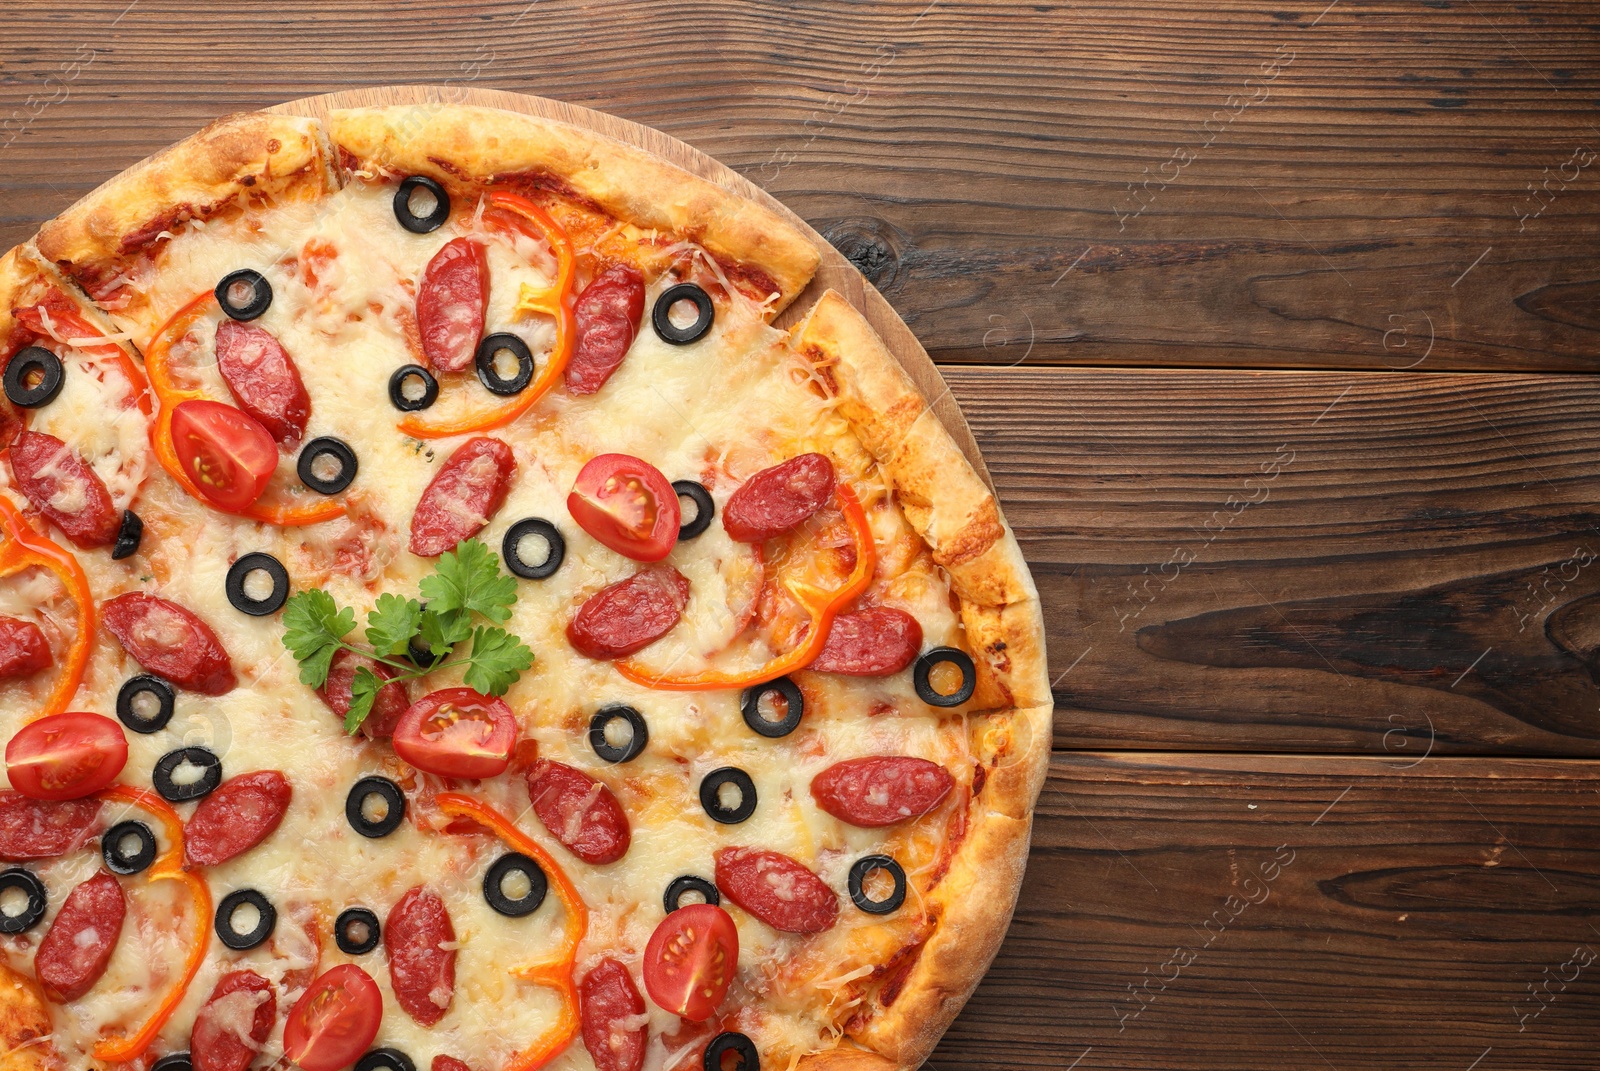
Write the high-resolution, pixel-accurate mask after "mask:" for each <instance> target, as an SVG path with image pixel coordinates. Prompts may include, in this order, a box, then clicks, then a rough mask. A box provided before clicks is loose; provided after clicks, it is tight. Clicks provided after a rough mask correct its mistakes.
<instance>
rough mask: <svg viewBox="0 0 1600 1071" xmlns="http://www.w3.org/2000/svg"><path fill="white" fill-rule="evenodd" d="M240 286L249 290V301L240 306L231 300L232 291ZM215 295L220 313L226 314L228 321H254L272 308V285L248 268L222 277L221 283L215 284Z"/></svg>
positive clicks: (258, 273) (262, 276)
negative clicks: (220, 309) (219, 306)
mask: <svg viewBox="0 0 1600 1071" xmlns="http://www.w3.org/2000/svg"><path fill="white" fill-rule="evenodd" d="M240 286H248V287H249V288H250V300H249V301H246V302H245V303H244V304H242V305H238V304H235V303H234V300H233V291H234V289H235V288H236V287H240ZM216 295H217V304H218V305H221V306H222V311H223V312H225V313H227V315H228V319H230V320H239V321H248V320H254V319H257V318H258V317H260V316H261V314H262V313H264V312H266V311H267V309H269V308H271V307H272V284H271V283H269V282H267V278H266V276H264V275H262V274H261V273H260V272H258V271H252V270H250V269H249V268H241V269H240V270H238V271H231V272H229V273H228V274H227V275H224V276H223V277H222V282H220V283H218V284H217V289H216Z"/></svg>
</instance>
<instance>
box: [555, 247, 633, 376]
mask: <svg viewBox="0 0 1600 1071" xmlns="http://www.w3.org/2000/svg"><path fill="white" fill-rule="evenodd" d="M572 311H573V315H574V316H575V318H576V319H577V325H578V330H577V335H578V337H577V342H576V343H575V345H574V346H573V349H572V359H571V361H569V362H568V363H567V370H566V373H565V375H566V381H567V390H568V392H570V393H572V394H593V393H594V392H595V391H597V390H599V389H600V388H601V387H603V386H605V385H606V380H608V379H610V378H611V373H613V372H615V371H616V370H617V369H618V368H619V367H620V366H621V365H622V359H623V358H624V357H626V356H627V355H628V347H630V346H632V345H633V340H634V339H635V338H636V337H638V334H639V323H640V319H641V318H642V317H643V316H644V276H642V275H640V274H639V271H638V269H637V268H634V267H632V266H630V265H627V264H614V265H612V266H611V267H609V268H607V269H606V270H605V271H603V272H601V273H600V274H599V275H597V276H595V278H594V281H593V282H591V283H590V284H589V285H588V286H586V287H584V288H583V293H581V294H579V295H578V301H577V303H576V304H575V305H574V306H573V310H572Z"/></svg>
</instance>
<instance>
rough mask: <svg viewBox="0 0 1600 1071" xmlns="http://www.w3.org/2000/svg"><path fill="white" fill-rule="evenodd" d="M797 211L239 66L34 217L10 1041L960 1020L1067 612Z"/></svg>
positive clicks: (305, 1054) (884, 1058)
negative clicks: (281, 97) (130, 155)
mask: <svg viewBox="0 0 1600 1071" xmlns="http://www.w3.org/2000/svg"><path fill="white" fill-rule="evenodd" d="M813 242H814V240H813V239H812V238H811V237H808V235H807V234H806V233H804V232H803V231H802V230H801V229H799V228H797V227H795V226H793V225H792V224H790V223H789V222H788V221H787V220H786V219H785V218H784V217H782V216H781V215H780V214H778V213H777V212H775V211H773V210H771V209H769V208H767V207H764V206H762V205H759V204H757V203H755V202H754V201H752V200H750V199H748V198H746V197H743V196H740V195H739V194H737V193H735V192H731V191H730V190H728V189H725V188H723V187H722V186H720V185H717V184H715V183H713V182H710V181H707V180H704V179H701V178H698V177H695V176H693V175H691V174H689V173H688V172H686V171H684V170H682V169H679V168H677V167H675V166H672V165H670V164H668V163H666V162H665V161H663V160H661V159H659V158H657V157H655V156H654V155H651V154H649V153H646V152H644V151H642V150H639V149H636V148H633V147H630V146H627V145H624V144H622V143H620V142H617V141H613V140H611V139H608V138H606V137H603V136H600V135H598V134H596V133H594V132H593V131H591V130H588V129H585V128H580V127H577V126H570V125H565V124H561V123H556V122H552V121H547V120H544V119H540V118H535V117H531V116H527V115H522V114H516V113H511V112H506V111H499V110H493V109H483V108H472V107H464V106H452V105H444V104H419V105H415V106H405V107H390V108H369V109H355V110H335V111H332V112H330V113H328V114H326V115H320V116H317V117H310V116H302V115H291V114H273V113H253V114H246V115H240V116H234V117H230V118H226V119H223V120H220V121H218V122H217V123H215V124H213V125H212V126H210V127H209V128H207V129H205V130H203V131H201V132H200V133H198V134H196V135H194V136H193V137H191V138H189V139H188V140H186V141H184V142H182V143H180V144H178V145H176V146H174V147H172V148H170V149H168V150H167V151H165V152H163V153H161V154H159V155H157V156H155V157H153V158H151V159H149V160H147V161H145V162H143V163H141V164H139V165H137V166H135V167H133V168H131V169H130V170H128V171H126V172H124V173H123V174H121V175H119V176H117V177H116V178H114V179H112V180H111V181H110V182H108V183H106V184H105V185H104V186H102V187H100V188H99V189H97V190H96V191H94V192H93V193H91V194H90V195H89V196H88V197H86V198H85V199H84V200H82V201H81V202H79V203H78V204H76V205H74V206H73V207H72V208H70V209H68V210H67V211H66V212H65V213H64V214H62V215H61V216H60V217H58V218H56V219H54V220H51V221H50V222H48V223H47V224H45V225H44V226H43V227H42V228H41V229H40V231H39V232H38V234H37V235H36V236H35V238H34V239H33V240H32V241H30V242H28V243H27V244H25V245H23V246H20V247H18V248H16V249H14V250H12V251H11V252H10V253H8V254H7V255H6V256H5V257H4V259H3V260H0V369H3V379H4V400H3V402H0V445H3V447H4V450H3V461H0V737H3V739H4V741H5V776H6V781H7V785H6V787H5V789H4V791H3V792H0V859H3V860H4V861H5V862H4V869H3V872H0V950H3V960H0V1052H3V1056H0V1067H4V1068H6V1069H8V1071H11V1069H15V1071H56V1069H61V1071H67V1069H71V1071H81V1069H83V1068H85V1067H92V1068H105V1067H112V1066H116V1065H128V1066H131V1067H136V1068H139V1069H140V1071H145V1069H154V1071H247V1069H249V1068H252V1067H253V1068H258V1069H263V1071H264V1069H266V1068H277V1067H288V1066H289V1065H291V1064H292V1065H297V1066H298V1067H300V1068H302V1069H304V1071H338V1069H340V1068H345V1067H350V1066H354V1067H355V1068H357V1069H359V1071H416V1069H418V1068H426V1069H428V1071H532V1069H534V1068H539V1067H545V1066H550V1067H561V1068H590V1067H593V1068H598V1069H599V1071H641V1069H644V1068H649V1069H652V1071H673V1069H685V1068H687V1069H696V1068H704V1069H707V1071H727V1069H732V1068H743V1069H745V1071H754V1069H756V1068H758V1067H759V1068H768V1069H795V1068H804V1069H808V1071H818V1069H836V1071H837V1069H861V1071H870V1069H887V1068H911V1067H915V1066H917V1065H918V1064H919V1063H920V1062H921V1061H922V1060H923V1059H924V1058H925V1057H926V1056H927V1054H928V1053H929V1052H930V1051H931V1049H932V1047H933V1045H934V1043H935V1042H936V1041H937V1040H938V1038H939V1036H940V1035H941V1033H942V1032H943V1031H944V1029H945V1028H946V1027H947V1026H948V1025H949V1023H950V1021H951V1019H952V1018H953V1017H954V1016H955V1014H956V1012H957V1011H958V1010H959V1008H960V1006H961V1005H962V1003H963V1002H964V1001H965V999H966V998H967V996H968V995H969V994H970V993H971V992H972V990H973V988H974V987H975V986H976V984H977V982H978V979H979V978H980V976H981V975H982V973H983V971H984V970H985V968H986V967H987V965H988V963H989V960H990V959H991V958H992V956H993V954H994V952H995V949H996V947H997V946H998V944H999V942H1000V939H1001V937H1002V935H1003V933H1004V930H1005V927H1006V924H1007V922H1008V920H1009V918H1010V915H1011V911H1012V907H1013V905H1014V902H1015V899H1016V894H1017V889H1018V885H1019V883H1020V879H1021V874H1022V866H1023V863H1024V860H1025V858H1026V854H1027V845H1028V833H1029V827H1030V817H1031V811H1032V808H1033V805H1034V801H1035V799H1036V797H1037V794H1038V792H1039V788H1040V785H1041V782H1042V780H1043V776H1044V771H1045V767H1046V762H1047V758H1048V754H1049V746H1050V732H1049V718H1050V696H1049V688H1048V685H1047V682H1046V680H1045V672H1044V650H1043V628H1042V624H1041V619H1040V614H1039V609H1038V602H1037V597H1036V593H1035V590H1034V587H1033V584H1032V581H1031V579H1030V578H1029V576H1028V572H1027V569H1026V567H1025V565H1024V564H1023V561H1022V557H1021V555H1020V553H1019V550H1018V547H1017V544H1016V541H1015V539H1014V538H1013V536H1012V534H1011V532H1010V531H1009V529H1008V528H1007V527H1006V525H1005V523H1004V520H1003V518H1002V516H1001V514H1000V511H999V508H998V507H997V505H996V503H995V500H994V497H993V495H992V494H991V493H990V491H989V490H988V488H987V486H986V485H985V483H984V482H983V480H982V479H980V477H979V476H978V474H977V473H976V472H975V471H974V469H973V467H972V466H971V464H969V462H968V460H967V459H966V457H965V456H964V455H963V454H962V452H961V450H960V449H959V448H958V447H957V445H956V444H955V442H954V441H953V440H952V439H951V437H950V436H949V434H948V433H947V432H946V430H945V429H944V428H943V427H942V426H941V424H940V423H939V421H938V419H937V418H936V417H935V416H934V414H933V413H932V411H931V410H930V409H929V406H928V404H927V401H926V399H925V398H924V397H923V396H922V395H921V394H920V393H919V392H918V390H917V389H916V388H915V387H914V386H913V384H912V381H911V379H910V378H909V377H908V376H907V374H906V373H905V371H904V370H903V369H902V368H901V366H900V365H899V364H898V363H897V362H896V360H895V358H894V357H893V356H892V354H891V353H890V352H889V351H888V349H887V348H886V347H885V345H884V344H883V342H882V341H881V340H880V339H879V338H878V336H877V335H875V334H874V332H873V331H872V329H871V328H870V327H869V326H868V324H867V321H866V320H865V319H864V318H863V317H862V315H861V314H860V313H859V312H857V311H856V309H855V308H854V307H853V306H852V305H851V304H850V303H849V302H847V301H846V300H845V299H844V298H842V297H841V296H840V295H839V294H837V293H835V292H832V291H828V292H825V293H822V294H821V295H820V296H814V295H807V297H806V298H805V300H806V301H809V303H810V304H809V307H806V308H805V311H804V313H803V314H801V315H798V316H796V315H795V314H791V316H790V317H788V318H786V320H788V321H790V322H792V323H793V325H794V326H793V327H792V328H790V329H788V330H782V329H779V328H776V327H774V326H773V319H774V317H775V316H776V315H777V314H778V313H779V312H781V311H782V310H783V309H785V308H786V307H787V306H789V305H790V304H791V303H794V302H796V301H797V299H800V298H801V295H802V292H803V291H805V290H806V288H807V286H808V284H809V283H810V282H811V279H812V275H813V273H814V272H815V271H816V269H817V266H818V263H819V252H818V247H817V246H816V245H815V244H813ZM797 313H798V310H797Z"/></svg>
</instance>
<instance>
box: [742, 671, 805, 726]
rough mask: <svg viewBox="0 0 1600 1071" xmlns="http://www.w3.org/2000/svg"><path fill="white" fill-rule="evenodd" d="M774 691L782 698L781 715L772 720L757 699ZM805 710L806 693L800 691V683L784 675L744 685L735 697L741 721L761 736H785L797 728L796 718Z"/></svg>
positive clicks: (797, 719)
mask: <svg viewBox="0 0 1600 1071" xmlns="http://www.w3.org/2000/svg"><path fill="white" fill-rule="evenodd" d="M774 693H776V694H777V695H778V696H779V697H780V698H782V700H783V717H782V719H780V720H778V721H773V720H772V719H771V718H769V717H767V716H766V714H765V713H763V712H762V710H761V700H762V699H764V698H766V697H767V696H768V695H772V694H774ZM805 712H806V697H805V696H804V695H802V694H801V692H800V686H799V685H798V684H796V683H795V682H794V681H792V680H790V679H789V678H788V677H779V678H778V679H777V680H775V681H768V682H767V683H765V684H758V685H756V686H755V687H753V688H746V689H745V690H744V695H743V697H741V698H740V700H739V713H741V714H743V715H744V723H745V724H746V725H748V726H750V728H751V729H754V730H755V731H756V732H758V733H760V734H761V735H762V736H766V737H771V738H772V739H777V738H778V737H780V736H788V735H789V734H790V733H792V732H794V731H795V730H796V729H798V728H800V719H801V718H802V717H804V716H805Z"/></svg>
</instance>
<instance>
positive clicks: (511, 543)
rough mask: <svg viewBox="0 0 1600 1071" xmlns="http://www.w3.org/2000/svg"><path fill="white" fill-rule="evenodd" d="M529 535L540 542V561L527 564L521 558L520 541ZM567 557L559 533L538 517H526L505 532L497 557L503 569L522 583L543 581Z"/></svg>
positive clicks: (559, 566)
mask: <svg viewBox="0 0 1600 1071" xmlns="http://www.w3.org/2000/svg"><path fill="white" fill-rule="evenodd" d="M529 536H538V537H539V538H540V539H542V540H544V545H545V553H544V560H543V561H540V562H528V561H524V560H523V558H522V552H521V549H520V548H521V546H522V541H523V540H524V539H527V538H528V537H529ZM566 556H567V541H566V539H565V538H563V537H562V535H561V530H560V529H559V528H557V527H556V526H555V525H553V524H551V523H550V522H549V521H546V520H543V519H541V518H539V517H528V518H526V519H524V520H520V521H518V522H517V523H516V524H513V525H512V526H511V527H510V528H508V529H506V537H505V539H503V540H501V542H500V557H502V558H504V559H505V562H506V568H507V569H509V570H511V572H512V573H513V574H515V575H516V576H520V577H522V578H523V579H524V580H543V579H544V578H545V577H547V576H550V575H552V574H553V573H554V572H555V571H556V570H557V569H559V568H561V563H562V561H563V560H564V559H565V558H566Z"/></svg>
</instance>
